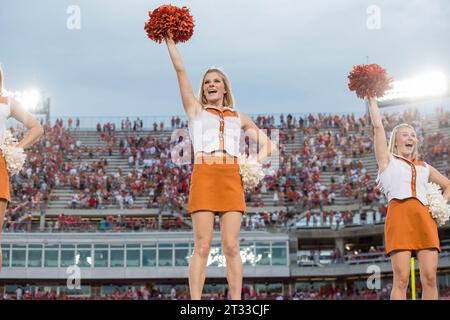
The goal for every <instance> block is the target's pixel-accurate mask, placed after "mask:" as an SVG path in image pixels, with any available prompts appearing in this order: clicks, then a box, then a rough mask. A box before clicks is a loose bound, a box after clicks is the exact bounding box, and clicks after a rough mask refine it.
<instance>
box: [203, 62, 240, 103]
mask: <svg viewBox="0 0 450 320" xmlns="http://www.w3.org/2000/svg"><path fill="white" fill-rule="evenodd" d="M198 99H199V101H200V103H201V104H203V105H204V104H210V105H215V106H224V107H230V108H233V107H234V98H233V94H232V92H231V86H230V82H229V80H228V78H227V76H226V75H225V73H223V71H221V70H219V69H216V68H212V69H209V70H208V71H207V72H206V73H205V75H204V76H203V79H202V84H201V86H200V90H199V94H198Z"/></svg>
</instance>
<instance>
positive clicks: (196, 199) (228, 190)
mask: <svg viewBox="0 0 450 320" xmlns="http://www.w3.org/2000/svg"><path fill="white" fill-rule="evenodd" d="M211 159H212V158H211V157H209V158H208V159H206V158H204V160H205V161H208V162H203V163H197V161H196V163H195V164H194V168H193V170H192V175H191V183H190V187H189V200H188V209H187V212H188V214H191V213H194V212H196V211H212V212H227V211H238V212H242V213H244V214H245V213H246V212H247V207H246V205H245V195H244V186H243V184H242V179H241V175H240V174H239V164H238V163H237V158H236V159H233V158H232V159H231V160H230V159H229V158H228V159H227V162H226V163H223V162H220V161H218V162H217V163H211V162H212V161H211ZM216 159H218V158H216ZM230 162H232V163H230Z"/></svg>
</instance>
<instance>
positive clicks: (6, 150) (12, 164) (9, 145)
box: [0, 130, 27, 175]
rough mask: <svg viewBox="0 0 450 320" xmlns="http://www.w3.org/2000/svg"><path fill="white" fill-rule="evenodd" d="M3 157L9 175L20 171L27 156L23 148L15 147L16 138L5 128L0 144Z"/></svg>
mask: <svg viewBox="0 0 450 320" xmlns="http://www.w3.org/2000/svg"><path fill="white" fill-rule="evenodd" d="M0 149H1V150H2V153H3V157H5V160H6V167H7V169H8V172H9V174H10V175H15V174H16V173H18V172H20V170H21V169H22V167H23V165H24V164H25V160H26V158H27V156H26V154H25V152H24V151H23V148H20V147H17V140H16V139H15V138H14V136H13V135H12V133H11V131H9V130H6V131H5V133H4V137H3V141H2V143H1V144H0Z"/></svg>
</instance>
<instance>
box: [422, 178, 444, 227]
mask: <svg viewBox="0 0 450 320" xmlns="http://www.w3.org/2000/svg"><path fill="white" fill-rule="evenodd" d="M427 199H428V203H429V205H430V212H431V215H432V216H433V218H434V219H435V220H436V222H437V223H438V225H440V226H442V225H444V224H445V222H446V221H447V220H448V219H449V218H450V208H449V207H448V205H447V201H446V200H445V199H444V197H443V195H442V192H441V187H440V186H439V185H437V184H435V183H433V182H428V183H427Z"/></svg>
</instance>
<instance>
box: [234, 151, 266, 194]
mask: <svg viewBox="0 0 450 320" xmlns="http://www.w3.org/2000/svg"><path fill="white" fill-rule="evenodd" d="M239 173H240V174H241V177H242V182H243V184H244V189H245V190H249V191H251V190H253V189H254V188H256V187H257V186H258V184H259V183H260V182H261V180H262V179H263V178H264V176H265V173H264V170H263V167H262V164H261V163H260V162H258V161H257V159H256V158H255V157H253V156H249V157H245V156H241V157H239Z"/></svg>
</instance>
